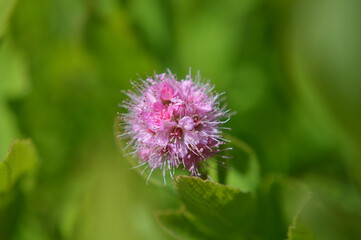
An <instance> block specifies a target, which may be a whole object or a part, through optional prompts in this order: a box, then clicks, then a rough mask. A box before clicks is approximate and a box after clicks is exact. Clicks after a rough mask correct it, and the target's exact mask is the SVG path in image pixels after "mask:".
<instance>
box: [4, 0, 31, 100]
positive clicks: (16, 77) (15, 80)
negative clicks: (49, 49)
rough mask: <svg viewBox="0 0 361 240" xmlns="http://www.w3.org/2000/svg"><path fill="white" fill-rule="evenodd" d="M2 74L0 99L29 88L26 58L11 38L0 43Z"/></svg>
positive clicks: (14, 95) (17, 94)
mask: <svg viewBox="0 0 361 240" xmlns="http://www.w3.org/2000/svg"><path fill="white" fill-rule="evenodd" d="M0 1H1V0H0ZM0 9H1V4H0ZM0 11H1V10H0ZM0 76H1V81H0V101H1V99H2V98H12V97H18V96H19V95H24V93H26V92H27V90H28V89H29V85H28V78H27V73H26V65H25V62H24V59H23V57H22V55H21V54H20V52H18V51H17V50H16V49H15V47H14V45H13V43H12V41H11V39H10V38H6V39H5V40H4V42H3V44H2V45H0Z"/></svg>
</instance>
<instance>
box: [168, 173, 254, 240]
mask: <svg viewBox="0 0 361 240" xmlns="http://www.w3.org/2000/svg"><path fill="white" fill-rule="evenodd" d="M175 185H176V189H177V192H178V194H179V198H180V200H181V201H182V203H183V204H184V207H185V214H186V216H187V218H188V219H189V220H190V221H191V222H192V223H193V224H194V225H195V226H196V227H197V229H199V231H201V232H203V233H206V234H207V235H211V236H216V237H219V238H221V237H225V236H229V237H231V238H238V239H239V238H241V239H242V238H247V235H248V234H249V233H250V232H251V229H252V228H253V224H254V220H255V219H254V217H255V205H256V199H255V197H254V196H253V195H252V194H251V193H244V192H241V191H240V190H238V189H234V188H232V187H230V186H224V185H221V184H217V183H214V182H211V181H209V180H202V179H199V178H195V177H186V176H179V177H177V178H176V183H175Z"/></svg>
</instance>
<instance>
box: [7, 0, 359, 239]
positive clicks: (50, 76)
mask: <svg viewBox="0 0 361 240" xmlns="http://www.w3.org/2000/svg"><path fill="white" fill-rule="evenodd" d="M359 9H361V2H360V1H359V0H343V1H341V0H303V1H301V0H293V1H284V0H272V1H266V0H244V1H233V0H226V1H218V0H210V1H204V0H197V1H195V0H182V1H176V0H169V1H167V0H51V1H50V0H18V1H16V0H0V160H2V159H5V158H6V155H7V152H8V150H9V147H10V145H11V143H12V142H14V146H16V141H14V140H13V139H17V138H31V139H32V142H33V144H30V145H31V148H33V146H34V148H36V149H37V150H36V151H37V155H38V156H39V161H38V163H37V165H38V167H37V168H36V169H37V170H36V171H35V168H34V172H32V173H31V175H34V177H35V179H33V180H31V181H30V180H29V178H27V181H24V179H22V178H19V179H18V180H17V181H16V182H14V183H13V184H11V188H9V187H7V188H9V189H8V190H7V192H6V194H2V195H0V197H1V199H0V203H1V204H0V238H1V239H6V240H7V239H11V240H12V239H14V240H17V239H36V240H43V239H44V240H45V239H86V240H89V239H90V240H91V239H169V238H171V239H172V238H174V237H180V238H182V237H183V238H186V239H189V238H195V239H210V238H222V237H224V239H225V238H227V237H226V236H223V235H222V236H220V235H217V234H220V233H222V231H223V233H224V232H229V233H232V234H233V235H229V236H232V237H236V238H237V237H239V238H246V239H247V238H249V239H286V238H287V237H288V238H289V239H290V240H291V239H292V240H293V239H313V238H315V239H327V240H330V239H356V237H355V236H360V233H359V231H360V230H359V228H358V227H357V226H360V223H361V220H360V219H361V217H360V216H361V207H360V205H361V197H360V194H361V193H360V192H361V124H360V123H361V71H360V66H361V45H360V42H361V30H360V24H359V23H360V22H361V13H360V11H359ZM168 67H169V68H170V69H171V70H172V71H173V72H174V73H177V74H178V76H179V77H183V76H184V75H185V74H186V73H187V72H188V69H189V67H192V71H193V72H195V71H196V70H198V69H199V70H200V71H201V74H202V75H203V76H205V77H207V78H209V79H211V81H212V83H214V84H216V89H217V91H219V92H222V91H226V92H227V94H226V96H227V100H226V102H227V104H228V106H229V108H231V109H232V110H234V111H235V112H237V114H236V115H235V116H233V117H232V119H231V121H229V123H227V126H228V127H231V128H232V131H231V132H229V134H230V135H231V136H232V137H233V138H234V141H233V143H232V144H235V145H237V142H238V141H239V143H241V145H242V143H243V142H246V143H247V145H242V146H243V147H244V146H246V147H245V148H241V147H240V148H241V149H238V150H235V151H234V153H233V154H232V153H230V154H231V155H234V158H233V159H230V160H229V161H228V164H229V165H228V166H229V167H232V168H231V169H230V170H228V168H227V171H226V172H227V173H226V175H223V177H220V179H218V180H219V181H220V182H227V183H229V184H230V185H231V186H229V187H223V186H222V185H217V186H216V188H221V190H222V189H223V190H224V189H228V188H231V190H230V191H231V192H232V193H234V194H235V195H242V194H251V195H252V194H253V195H252V196H254V201H255V202H254V207H252V208H251V207H249V209H247V210H252V211H253V210H254V213H253V212H252V214H250V217H249V219H247V221H245V223H244V222H242V221H244V220H242V216H243V215H242V214H241V212H242V211H239V213H240V214H239V215H236V216H234V218H232V217H231V216H228V217H229V218H230V219H236V220H234V223H237V224H239V225H242V226H244V224H246V223H247V224H249V226H248V227H247V230H244V231H243V230H242V228H239V229H238V228H235V229H232V228H231V229H227V228H226V227H225V228H224V225H222V223H217V222H215V223H214V221H212V223H207V222H203V221H202V216H203V217H204V216H206V217H205V218H206V220H210V219H212V218H213V216H208V215H203V214H205V213H202V212H201V213H199V212H194V210H197V207H196V206H190V205H189V204H188V203H189V201H188V200H189V199H188V197H184V196H190V195H187V194H189V193H187V194H186V195H184V193H182V191H183V190H184V189H188V190H185V191H189V190H190V189H198V188H199V186H198V185H197V184H200V185H202V183H199V182H201V181H202V180H194V179H187V178H179V181H178V182H177V183H175V185H176V186H177V191H178V194H179V196H180V198H178V197H177V195H176V194H174V191H168V190H169V188H171V189H174V188H173V186H172V185H171V184H170V183H168V186H167V187H166V188H164V187H160V186H154V185H152V184H149V185H146V184H145V180H144V178H142V177H140V176H139V174H138V173H137V172H136V171H130V170H129V168H130V167H131V165H130V164H129V162H128V161H127V160H126V158H125V157H123V154H122V152H121V151H120V150H119V146H118V145H117V144H116V142H115V140H114V133H113V124H114V118H115V116H116V112H118V111H120V109H119V108H118V103H119V102H120V101H122V99H124V96H123V95H121V94H120V90H121V89H128V88H130V83H129V79H137V78H138V76H137V75H136V74H137V73H139V75H140V77H145V76H146V74H150V75H151V74H153V71H157V72H163V71H165V70H166V69H167V68H168ZM236 139H242V141H240V140H236ZM20 143H21V141H20ZM26 144H28V143H25V145H26ZM248 145H249V146H250V147H248ZM235 148H237V147H235ZM31 151H33V150H31ZM34 151H35V150H34ZM25 155H26V156H27V157H23V158H22V159H24V160H26V159H27V158H28V157H29V156H30V155H31V154H30V153H27V154H25ZM255 156H257V161H258V162H256V161H253V160H254V159H255ZM252 159H253V160H252ZM5 161H6V160H3V162H2V163H1V164H3V165H4V162H5ZM21 161H23V160H21ZM0 166H1V165H0ZM24 166H26V164H25V165H24ZM252 166H253V167H252ZM258 168H259V169H258ZM252 169H253V170H252ZM255 169H256V170H255ZM1 171H2V170H1ZM221 172H224V168H220V169H219V173H221ZM0 180H1V177H0ZM1 181H2V180H1ZM189 181H196V182H197V183H192V184H193V185H190V186H193V188H189V186H188V187H187V183H188V184H190V183H189ZM181 183H182V184H183V185H181V186H178V185H179V184H181ZM2 184H3V182H1V183H0V186H3V185H2ZM206 184H209V185H212V186H213V184H212V183H210V182H207V183H206ZM208 187H210V186H208ZM210 188H211V187H210ZM24 189H25V190H24ZM182 189H183V190H182ZM221 190H220V189H218V190H217V191H221ZM194 191H195V193H194V194H197V193H199V192H198V190H194ZM209 191H211V190H209ZM207 192H208V190H207ZM246 192H251V193H246ZM310 192H311V193H312V194H310ZM216 195H217V196H218V194H216ZM192 196H193V195H192ZM202 196H203V195H202ZM232 196H233V195H232ZM247 196H248V195H247ZM193 197H194V196H193ZM187 199H188V200H187ZM197 199H198V198H197ZM198 200H199V199H198ZM198 200H197V201H198ZM191 202H192V203H193V201H191ZM199 204H202V203H199ZM235 205H236V206H235V207H234V209H235V211H236V210H237V209H242V204H235ZM202 207H204V206H200V208H199V209H198V210H199V211H201V210H202ZM168 209H175V210H168ZM176 209H178V210H176ZM222 209H223V208H222ZM156 210H162V211H161V212H158V213H157V218H158V222H157V220H156V218H155V217H154V215H153V213H154V212H155V211H156ZM214 211H215V212H217V211H218V210H217V209H216V210H214ZM225 212H231V211H230V210H229V209H228V210H227V211H225ZM167 214H168V215H167ZM207 214H213V213H207ZM244 216H248V215H244ZM295 216H296V217H295ZM224 217H225V218H226V219H227V218H228V217H227V216H224ZM200 218H201V219H200ZM252 218H254V219H252ZM198 220H199V221H198ZM248 220H249V221H248ZM226 221H228V220H226ZM237 221H239V222H237ZM252 221H253V222H252ZM159 223H161V224H159ZM182 224H184V225H183V227H181V226H182ZM212 224H216V225H214V226H213V225H212ZM210 226H212V229H211V230H217V231H216V232H212V231H208V230H209V229H208V228H209V227H210ZM259 226H261V227H259ZM299 226H301V227H299ZM213 227H214V228H213ZM217 227H218V228H217ZM164 229H165V230H166V231H163V230H164ZM225 229H227V231H226V230H225ZM228 230H229V231H228ZM237 231H241V232H242V233H246V234H241V233H240V232H237ZM166 232H168V233H171V234H170V235H168V234H167V233H166Z"/></svg>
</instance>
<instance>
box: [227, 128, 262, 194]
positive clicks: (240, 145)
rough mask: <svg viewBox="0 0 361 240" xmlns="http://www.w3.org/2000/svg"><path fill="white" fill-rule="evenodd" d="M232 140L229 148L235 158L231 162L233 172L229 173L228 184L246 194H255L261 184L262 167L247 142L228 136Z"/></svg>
mask: <svg viewBox="0 0 361 240" xmlns="http://www.w3.org/2000/svg"><path fill="white" fill-rule="evenodd" d="M226 138H227V139H229V140H231V143H229V146H230V147H232V148H233V149H232V151H229V154H230V155H232V156H234V158H233V159H231V160H230V166H231V167H232V169H231V171H229V173H228V181H227V183H228V184H229V185H231V186H232V187H235V188H239V189H240V190H241V191H244V192H254V191H255V190H256V188H257V187H258V185H259V182H260V167H259V164H258V159H257V156H256V154H255V152H254V151H253V149H252V148H251V147H250V146H248V145H247V144H246V143H245V142H243V141H241V140H239V139H237V138H235V137H233V136H230V135H227V136H226Z"/></svg>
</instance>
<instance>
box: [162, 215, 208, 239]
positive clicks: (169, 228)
mask: <svg viewBox="0 0 361 240" xmlns="http://www.w3.org/2000/svg"><path fill="white" fill-rule="evenodd" d="M156 218H157V221H158V223H159V224H160V226H161V227H162V228H163V229H164V231H166V232H167V233H168V234H169V235H171V236H172V237H174V238H175V239H209V236H206V235H204V234H203V233H202V232H200V231H199V230H198V229H197V228H196V227H195V225H194V224H192V222H191V221H189V219H188V218H187V217H186V216H185V214H184V209H179V210H176V211H173V210H169V211H165V212H158V213H156Z"/></svg>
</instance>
